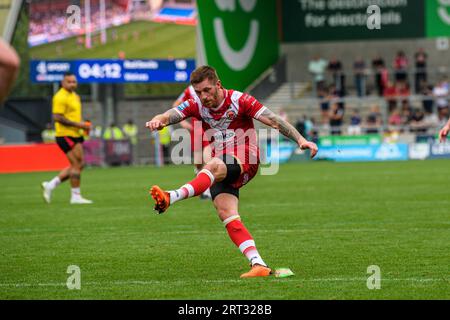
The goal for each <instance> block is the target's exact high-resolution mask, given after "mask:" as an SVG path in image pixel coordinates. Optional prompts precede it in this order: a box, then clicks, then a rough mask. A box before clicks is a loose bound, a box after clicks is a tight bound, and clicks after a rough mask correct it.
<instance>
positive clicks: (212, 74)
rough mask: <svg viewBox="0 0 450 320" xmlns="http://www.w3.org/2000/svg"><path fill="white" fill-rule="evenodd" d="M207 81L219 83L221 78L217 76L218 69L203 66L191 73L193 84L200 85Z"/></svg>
mask: <svg viewBox="0 0 450 320" xmlns="http://www.w3.org/2000/svg"><path fill="white" fill-rule="evenodd" d="M205 79H208V80H210V81H211V82H212V83H214V84H215V83H217V81H219V76H218V75H217V71H216V69H214V68H213V67H210V66H201V67H198V68H197V69H195V70H194V71H192V73H191V84H192V85H194V84H198V83H200V82H202V81H204V80H205Z"/></svg>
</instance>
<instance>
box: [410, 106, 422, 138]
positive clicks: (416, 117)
mask: <svg viewBox="0 0 450 320" xmlns="http://www.w3.org/2000/svg"><path fill="white" fill-rule="evenodd" d="M424 119H425V114H424V112H423V110H422V109H419V108H416V109H414V112H413V114H412V117H411V123H410V126H411V132H416V133H423V132H425V131H426V128H425V124H424Z"/></svg>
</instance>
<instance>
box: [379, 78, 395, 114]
mask: <svg viewBox="0 0 450 320" xmlns="http://www.w3.org/2000/svg"><path fill="white" fill-rule="evenodd" d="M383 96H384V99H385V100H386V103H387V106H388V111H389V113H391V112H392V111H393V110H394V109H396V108H397V99H398V98H397V88H396V86H395V84H394V83H393V82H392V81H388V82H387V84H386V87H385V88H384V91H383Z"/></svg>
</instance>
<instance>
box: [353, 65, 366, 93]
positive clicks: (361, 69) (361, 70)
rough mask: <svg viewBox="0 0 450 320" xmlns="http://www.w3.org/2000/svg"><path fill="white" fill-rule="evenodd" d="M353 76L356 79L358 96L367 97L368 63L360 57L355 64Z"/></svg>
mask: <svg viewBox="0 0 450 320" xmlns="http://www.w3.org/2000/svg"><path fill="white" fill-rule="evenodd" d="M353 74H354V77H355V87H356V94H357V95H358V97H360V98H361V97H364V96H365V95H366V63H365V62H364V60H363V59H362V58H361V57H358V58H357V59H356V60H355V62H354V63H353Z"/></svg>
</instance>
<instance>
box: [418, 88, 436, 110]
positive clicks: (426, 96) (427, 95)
mask: <svg viewBox="0 0 450 320" xmlns="http://www.w3.org/2000/svg"><path fill="white" fill-rule="evenodd" d="M421 94H422V106H423V110H424V111H425V113H433V106H434V100H433V86H431V85H428V84H425V85H424V86H423V87H422V92H421Z"/></svg>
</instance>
